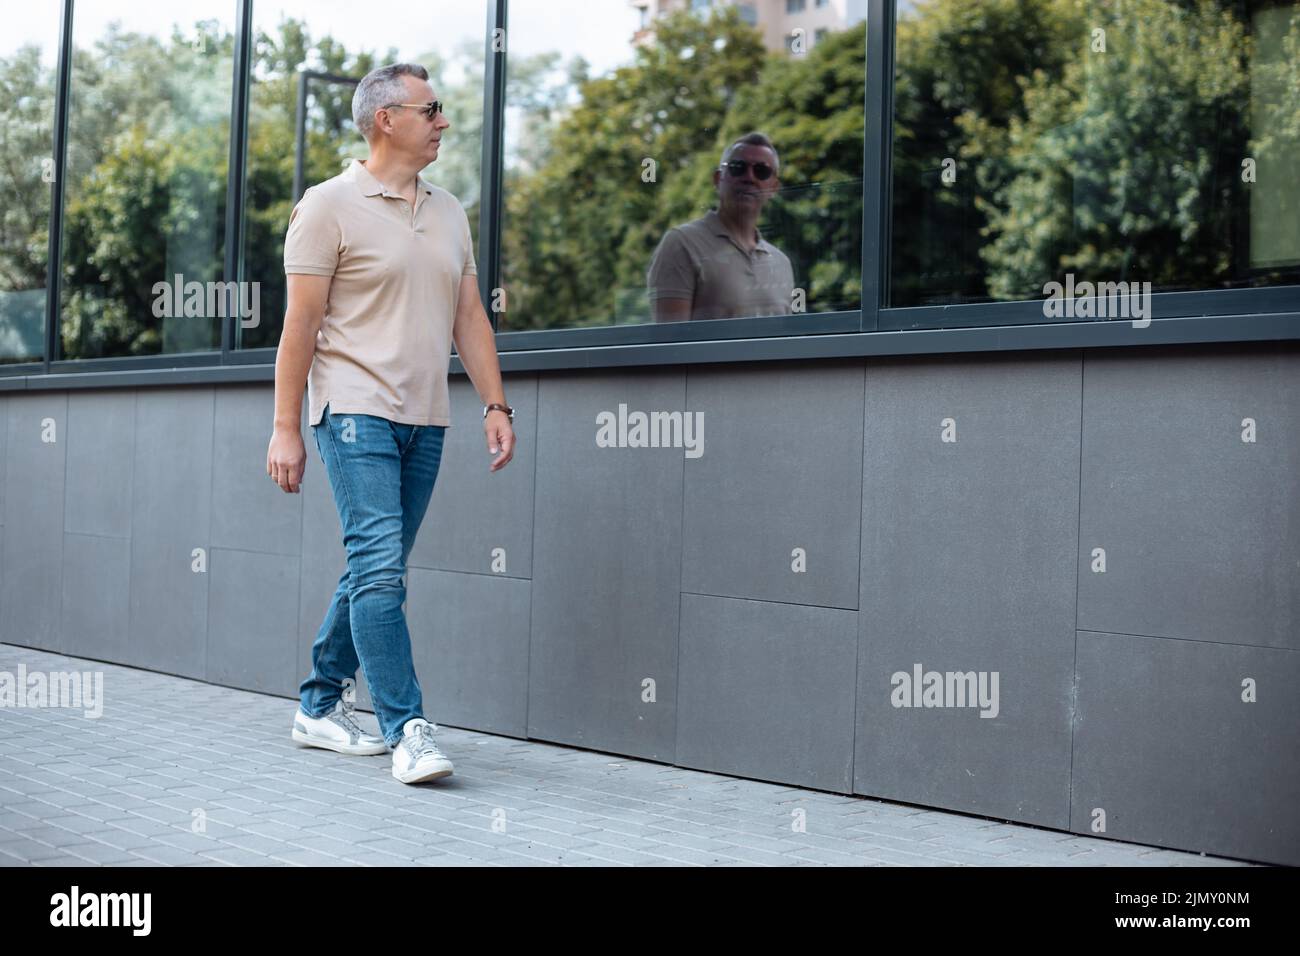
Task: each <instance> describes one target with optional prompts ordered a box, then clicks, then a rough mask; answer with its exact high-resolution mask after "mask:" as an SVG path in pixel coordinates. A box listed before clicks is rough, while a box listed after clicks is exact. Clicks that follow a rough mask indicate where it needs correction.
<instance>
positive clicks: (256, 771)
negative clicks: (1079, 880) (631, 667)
mask: <svg viewBox="0 0 1300 956" xmlns="http://www.w3.org/2000/svg"><path fill="white" fill-rule="evenodd" d="M20 664H21V665H25V667H26V669H27V672H28V673H31V672H33V671H42V672H46V673H48V672H50V671H74V670H75V671H102V672H103V675H104V678H103V680H104V696H105V699H106V703H105V705H104V709H103V715H102V716H101V717H99V718H88V717H86V716H85V715H84V713H83V711H81V710H76V709H71V708H54V707H43V708H8V707H0V866H6V865H7V866H22V865H36V866H84V865H87V864H102V865H110V866H157V865H163V866H213V865H222V864H225V865H253V866H286V865H309V866H310V865H320V866H372V865H423V866H535V865H536V866H541V865H546V866H555V865H564V866H626V865H639V866H755V865H757V866H821V865H832V866H835V865H849V866H952V865H976V866H1080V865H1082V866H1117V865H1118V866H1135V865H1136V866H1204V865H1224V866H1237V865H1249V864H1242V863H1240V862H1239V861H1235V860H1224V859H1219V858H1215V857H1206V856H1201V855H1199V854H1194V853H1181V852H1175V851H1169V850H1162V849H1157V848H1153V847H1147V846H1140V845H1136V844H1128V843H1118V842H1115V841H1111V840H1101V839H1095V838H1086V837H1079V836H1075V835H1071V834H1066V833H1060V832H1057V831H1053V830H1042V829H1038V828H1035V827H1029V826H1021V825H1015V824H1008V823H1002V822H999V821H995V820H988V819H983V818H980V817H971V816H964V815H962V814H956V813H946V812H942V811H937V810H926V809H921V808H918V807H914V806H906V805H901V804H892V803H886V802H882V801H878V800H870V799H864V798H859V797H846V796H842V795H838V794H830V793H822V792H819V791H814V790H803V789H799V788H795V787H789V786H784V785H781V784H773V783H763V782H758V781H753V780H743V779H738V778H735V777H726V776H722V775H720V774H714V773H704V772H700V771H695V770H683V769H681V768H678V767H671V766H665V765H663V764H658V763H652V762H649V761H643V760H634V759H629V758H624V757H618V756H614V755H610V754H603V753H596V752H592V751H587V750H579V749H575V748H571V747H565V746H557V745H553V744H546V743H538V742H535V741H525V740H517V739H515V738H511V737H497V736H493V735H491V734H485V733H479V732H477V731H468V730H458V729H455V728H452V727H447V726H443V725H440V727H439V733H438V741H439V746H440V747H441V748H442V750H443V751H445V752H446V753H447V755H448V756H449V757H450V758H451V759H452V761H453V763H454V764H455V767H456V772H455V774H453V775H452V776H451V777H449V778H446V779H444V780H441V781H438V782H436V783H430V784H424V785H419V786H407V785H405V784H401V783H399V782H397V781H396V780H394V779H393V777H392V775H391V773H390V759H391V758H390V757H389V756H388V755H387V754H383V755H381V756H375V757H345V756H342V755H339V754H335V753H332V752H329V751H325V750H319V749H316V748H302V747H299V746H297V745H296V744H294V743H293V741H292V740H291V739H290V737H289V727H290V723H291V721H292V717H293V713H294V710H295V708H296V706H297V705H296V702H295V701H293V700H289V699H285V698H278V697H272V696H267V695H264V694H255V693H250V692H246V691H240V690H232V689H230V688H226V687H217V686H213V685H211V684H205V683H202V682H198V681H192V680H186V679H184V678H179V677H170V676H167V675H162V674H155V673H152V672H149V671H143V670H136V669H133V668H128V667H119V666H115V665H111V664H102V663H98V662H92V661H84V660H80V659H77V658H70V657H64V656H62V655H58V654H49V653H45V652H42V651H35V650H31V649H29V648H24V647H16V646H13V645H8V644H0V671H6V672H8V673H10V674H15V675H16V674H17V673H18V667H19V665H20ZM360 716H361V717H362V718H363V722H365V723H366V724H367V725H368V726H369V727H370V728H371V729H373V728H374V727H375V723H374V718H373V716H372V715H370V714H364V715H360ZM430 716H431V718H432V719H435V720H436V719H437V715H436V714H431V715H430ZM796 811H803V819H804V821H805V823H806V830H805V831H804V832H797V831H796V829H795V828H794V827H793V826H792V822H793V821H795V820H796Z"/></svg>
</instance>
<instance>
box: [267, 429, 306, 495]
mask: <svg viewBox="0 0 1300 956" xmlns="http://www.w3.org/2000/svg"><path fill="white" fill-rule="evenodd" d="M306 468H307V449H306V447H305V446H304V445H303V442H302V432H300V431H299V430H298V429H296V428H277V429H276V430H275V431H274V432H273V433H272V434H271V445H270V447H269V448H267V450H266V473H267V474H268V475H270V476H271V477H272V478H273V479H274V480H275V483H276V484H277V485H279V486H280V487H281V488H282V489H283V490H284V491H285V492H287V493H289V494H295V495H296V494H297V493H298V492H299V491H301V490H302V475H303V472H304V471H305V470H306Z"/></svg>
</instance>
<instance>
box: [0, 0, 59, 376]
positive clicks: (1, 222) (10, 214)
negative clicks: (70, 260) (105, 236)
mask: <svg viewBox="0 0 1300 956" xmlns="http://www.w3.org/2000/svg"><path fill="white" fill-rule="evenodd" d="M58 55H59V9H58V7H57V6H56V5H54V4H48V5H46V4H33V5H30V6H29V7H26V8H21V9H14V10H8V11H6V13H5V29H4V32H3V34H0V89H3V90H4V91H5V95H4V97H3V99H0V129H3V131H4V132H3V137H2V138H0V196H3V197H4V198H3V200H2V201H3V207H4V214H3V215H2V216H0V364H10V363H14V362H31V361H39V360H40V359H42V358H43V357H44V353H45V341H44V339H45V333H44V329H45V285H46V281H47V273H48V268H47V267H48V261H49V224H50V189H51V183H52V182H53V180H54V96H55V79H56V77H55V72H56V70H57V67H58Z"/></svg>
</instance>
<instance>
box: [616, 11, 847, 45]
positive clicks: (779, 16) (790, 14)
mask: <svg viewBox="0 0 1300 956" xmlns="http://www.w3.org/2000/svg"><path fill="white" fill-rule="evenodd" d="M631 5H632V6H633V7H634V8H636V9H637V10H638V11H639V12H640V14H641V23H640V26H639V27H638V29H637V31H636V33H635V34H633V37H632V42H633V43H636V44H638V45H642V44H648V43H652V42H653V41H654V33H655V28H654V23H655V20H656V19H658V18H659V17H661V16H665V15H667V14H670V13H676V12H678V11H679V10H694V11H696V12H698V13H700V14H701V15H707V14H708V13H709V12H710V11H711V10H713V9H714V8H719V7H737V8H738V9H739V10H740V16H741V19H742V20H744V21H745V22H746V23H750V24H752V25H753V26H755V27H757V28H758V29H759V31H760V32H761V33H762V34H763V44H764V45H765V46H766V47H767V48H768V49H769V50H774V51H780V50H785V51H789V50H790V46H791V42H792V40H793V38H794V37H795V36H796V33H795V31H796V30H803V35H804V36H805V37H806V38H807V41H806V43H807V47H808V48H811V47H812V46H814V45H815V44H816V43H817V40H818V39H820V38H821V37H822V36H824V35H825V34H826V33H828V32H832V31H836V30H845V29H847V28H849V27H851V26H854V25H856V24H858V23H861V22H862V21H863V20H865V19H866V17H867V0H632V4H631Z"/></svg>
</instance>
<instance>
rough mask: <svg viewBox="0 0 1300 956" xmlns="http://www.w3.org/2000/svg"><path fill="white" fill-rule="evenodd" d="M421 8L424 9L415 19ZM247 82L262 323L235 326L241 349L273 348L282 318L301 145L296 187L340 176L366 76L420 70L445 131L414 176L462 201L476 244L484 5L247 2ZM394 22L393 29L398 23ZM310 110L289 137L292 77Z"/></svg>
mask: <svg viewBox="0 0 1300 956" xmlns="http://www.w3.org/2000/svg"><path fill="white" fill-rule="evenodd" d="M422 10H425V12H421V11H422ZM253 17H254V33H255V34H256V36H257V41H256V45H255V47H254V50H253V76H252V84H251V92H250V97H249V100H250V111H249V121H248V161H247V162H248V176H247V180H246V190H247V192H246V196H245V203H244V252H243V258H244V267H243V275H244V277H245V278H246V279H248V280H257V281H258V282H259V284H260V290H261V300H262V309H261V314H262V321H261V323H260V324H259V325H258V326H257V327H255V328H241V329H239V335H238V343H237V345H238V347H240V348H257V347H274V346H275V345H276V344H277V343H278V342H279V341H280V330H281V328H282V327H283V323H284V308H285V278H284V236H285V229H286V226H287V224H288V221H289V213H290V212H291V211H292V210H293V206H294V203H295V202H296V201H297V199H298V197H297V196H295V195H294V167H295V157H296V154H297V145H298V139H299V137H300V136H301V137H302V139H303V178H302V183H303V188H304V189H305V188H306V187H308V186H311V185H313V184H315V183H319V182H323V181H324V180H326V179H329V178H331V177H333V176H336V175H338V173H339V172H340V171H341V170H342V168H343V166H344V164H346V163H348V162H350V161H351V160H352V159H353V158H357V159H364V158H365V157H366V152H367V151H366V143H365V140H364V139H363V138H362V136H361V134H360V133H359V132H358V131H357V129H356V127H355V125H354V124H353V122H352V91H353V89H354V81H359V80H360V79H361V77H363V76H365V75H366V74H367V73H368V72H370V70H372V69H374V68H375V67H378V66H383V65H385V64H388V63H400V62H410V63H418V64H420V65H421V66H423V67H424V68H425V69H426V70H428V71H429V82H430V83H431V84H432V86H433V88H434V91H435V94H436V95H437V97H438V98H439V99H440V100H442V101H443V103H444V104H445V105H444V115H445V116H446V118H447V120H448V121H449V122H450V124H451V125H450V127H449V128H448V129H447V130H446V131H445V133H444V142H443V148H442V150H441V152H440V153H439V156H438V159H437V161H436V162H434V163H432V164H431V165H430V166H428V167H427V168H426V169H424V170H422V171H421V173H420V175H421V176H423V177H424V178H425V179H427V180H429V182H431V183H434V184H435V185H438V186H441V187H442V188H443V189H446V190H448V191H449V192H451V194H452V195H454V196H455V197H456V198H457V199H459V200H460V201H461V203H462V205H464V206H465V208H466V212H467V214H468V216H469V221H470V227H471V229H472V230H473V233H474V236H475V241H476V242H477V237H478V203H479V180H480V172H479V170H480V162H481V158H482V149H483V73H484V70H483V57H484V35H483V30H484V24H485V23H486V22H487V7H486V3H485V0H472V2H464V3H457V4H439V5H438V6H437V8H436V13H429V12H427V9H426V8H421V7H413V6H412V5H411V4H410V3H409V2H405V0H383V2H374V3H368V4H365V5H364V6H360V7H359V6H357V5H356V4H355V3H352V2H349V0H258V2H257V3H256V4H254V7H253ZM395 25H397V26H395ZM304 71H309V72H311V73H313V74H320V75H319V76H312V77H310V78H309V80H308V82H307V85H306V92H307V110H306V114H305V116H304V117H303V128H302V131H301V133H300V132H299V130H298V122H297V120H298V115H297V106H298V90H299V83H300V74H302V73H303V72H304Z"/></svg>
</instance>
